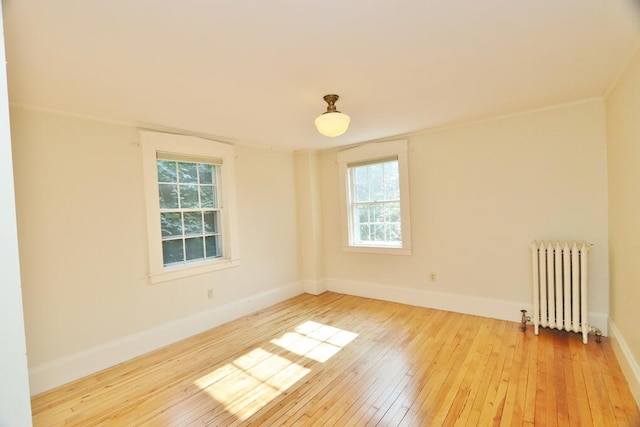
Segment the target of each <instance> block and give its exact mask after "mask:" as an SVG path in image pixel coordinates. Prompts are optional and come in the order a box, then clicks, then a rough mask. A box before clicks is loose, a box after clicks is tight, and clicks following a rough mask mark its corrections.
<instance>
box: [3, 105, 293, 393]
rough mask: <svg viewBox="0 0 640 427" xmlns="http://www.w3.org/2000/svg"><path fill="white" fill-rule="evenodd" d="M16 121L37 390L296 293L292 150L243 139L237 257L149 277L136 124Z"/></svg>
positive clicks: (38, 115)
mask: <svg viewBox="0 0 640 427" xmlns="http://www.w3.org/2000/svg"><path fill="white" fill-rule="evenodd" d="M11 119H12V122H11V125H12V127H13V130H14V135H13V149H14V164H15V180H16V193H17V215H18V236H19V243H20V256H21V260H22V266H21V270H22V279H23V287H24V311H25V322H26V333H27V348H28V352H29V366H30V371H31V373H32V386H33V389H34V391H36V392H37V391H42V390H43V389H46V388H48V387H50V386H52V385H57V384H58V383H62V382H66V381H68V380H69V379H71V378H70V376H80V375H83V374H86V373H88V372H91V371H93V370H95V369H96V368H100V367H104V366H101V365H107V366H108V365H109V364H112V363H113V362H118V361H120V360H121V359H126V358H128V357H130V356H133V355H135V354H136V353H140V352H144V351H148V350H149V349H150V348H153V347H158V346H160V345H165V344H167V341H172V340H175V339H180V338H182V337H184V336H188V335H190V334H192V333H194V332H197V331H198V330H203V329H206V328H207V327H210V326H211V325H212V324H216V323H220V322H221V321H225V320H228V319H229V318H233V317H236V316H237V315H242V314H246V313H247V311H251V309H256V308H260V307H261V306H265V305H270V304H273V303H274V302H277V301H278V300H281V299H284V298H286V297H289V296H291V295H292V294H295V293H300V292H301V287H300V288H299V289H298V284H297V281H298V277H297V274H298V272H297V255H296V228H295V223H296V217H295V209H296V208H295V194H294V183H293V174H294V172H293V156H292V154H291V153H282V152H275V151H269V150H259V149H252V148H245V147H237V149H236V155H237V160H236V189H237V199H236V200H237V208H238V229H239V235H240V236H239V237H240V266H238V267H235V268H231V269H227V270H222V271H218V272H214V273H209V274H203V275H200V276H194V277H190V278H187V279H183V280H176V281H173V282H167V283H160V284H155V285H150V284H149V281H148V278H147V273H148V263H147V257H148V254H147V252H148V249H147V242H146V225H145V218H146V216H145V210H144V209H145V207H144V206H145V205H144V194H143V184H142V176H143V175H142V160H141V151H140V148H139V147H137V146H135V144H132V143H135V142H137V141H138V133H137V131H136V129H134V128H133V127H128V126H123V125H116V124H109V123H103V122H98V121H91V120H85V119H80V118H74V117H69V116H63V115H56V114H50V113H46V112H39V111H34V110H26V109H21V108H15V109H12V117H11ZM208 288H213V290H214V298H213V299H207V289H208ZM261 298H262V299H261ZM216 310H217V311H216ZM89 359H91V360H89ZM83 363H85V364H84V365H83ZM76 366H83V368H82V369H80V368H78V371H77V372H74V373H73V374H74V375H67V374H66V373H64V372H63V371H64V370H65V369H71V370H73V369H75V368H76ZM83 369H84V371H88V372H84V371H83ZM34 375H35V376H36V378H34Z"/></svg>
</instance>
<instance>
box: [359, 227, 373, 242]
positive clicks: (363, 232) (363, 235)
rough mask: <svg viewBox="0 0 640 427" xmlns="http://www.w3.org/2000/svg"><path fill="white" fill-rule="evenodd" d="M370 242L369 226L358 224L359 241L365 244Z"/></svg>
mask: <svg viewBox="0 0 640 427" xmlns="http://www.w3.org/2000/svg"><path fill="white" fill-rule="evenodd" d="M369 240H371V236H369V224H360V241H361V242H367V241H369Z"/></svg>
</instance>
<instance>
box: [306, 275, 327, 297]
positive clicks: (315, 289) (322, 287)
mask: <svg viewBox="0 0 640 427" xmlns="http://www.w3.org/2000/svg"><path fill="white" fill-rule="evenodd" d="M302 283H303V285H302V286H303V288H304V292H305V293H307V294H311V295H320V294H322V293H324V292H327V281H326V280H308V279H307V280H303V281H302Z"/></svg>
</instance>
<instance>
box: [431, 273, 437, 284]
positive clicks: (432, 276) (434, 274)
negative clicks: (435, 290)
mask: <svg viewBox="0 0 640 427" xmlns="http://www.w3.org/2000/svg"><path fill="white" fill-rule="evenodd" d="M430 279H431V281H432V282H435V281H436V273H431V276H430Z"/></svg>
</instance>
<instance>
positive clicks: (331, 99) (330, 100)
mask: <svg viewBox="0 0 640 427" xmlns="http://www.w3.org/2000/svg"><path fill="white" fill-rule="evenodd" d="M339 98H340V97H339V96H338V95H334V94H331V95H325V96H324V97H323V98H322V99H324V100H325V101H326V103H327V104H329V105H328V106H327V113H339V112H340V111H338V110H336V101H338V99H339Z"/></svg>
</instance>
